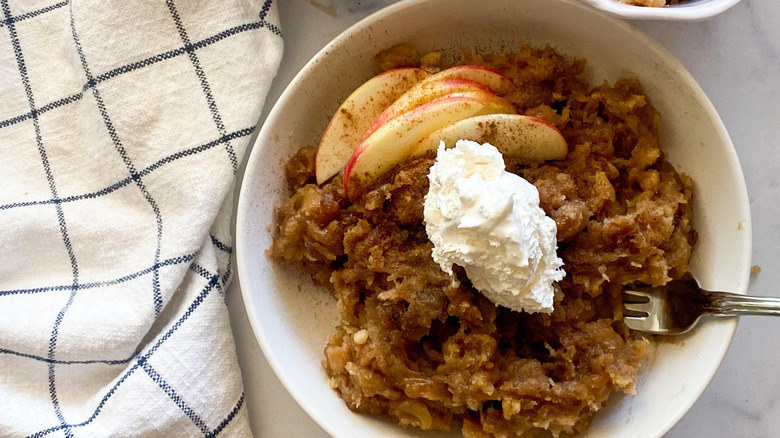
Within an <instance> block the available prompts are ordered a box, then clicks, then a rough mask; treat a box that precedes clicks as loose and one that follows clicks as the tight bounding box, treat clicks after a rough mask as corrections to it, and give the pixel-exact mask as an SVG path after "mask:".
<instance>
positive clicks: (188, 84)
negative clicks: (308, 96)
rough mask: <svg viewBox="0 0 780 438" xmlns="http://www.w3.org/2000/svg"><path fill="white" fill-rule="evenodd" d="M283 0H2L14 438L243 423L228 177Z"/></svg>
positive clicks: (2, 407) (1, 432)
mask: <svg viewBox="0 0 780 438" xmlns="http://www.w3.org/2000/svg"><path fill="white" fill-rule="evenodd" d="M281 53H282V39H281V32H280V28H279V25H278V15H277V12H276V5H275V4H274V0H229V1H222V0H204V1H195V0H167V1H157V2H144V1H138V0H124V1H122V0H109V1H103V0H66V1H59V2H57V1H54V0H24V1H21V0H0V224H2V228H0V230H1V231H0V436H2V437H6V436H10V437H16V436H29V437H45V436H48V437H79V436H84V437H87V436H89V437H93V436H99V437H103V436H166V437H167V436H176V437H186V436H210V437H211V436H217V435H222V436H247V435H249V434H250V432H249V427H248V420H247V415H246V409H243V406H244V395H243V389H242V385H241V375H240V371H239V369H238V364H237V361H236V356H235V346H234V344H233V339H232V335H231V332H230V326H229V321H228V315H227V308H226V306H225V300H224V299H225V297H224V293H225V287H226V284H227V283H228V281H229V280H230V277H231V255H232V238H231V235H230V215H231V213H232V196H231V193H232V190H233V186H234V183H235V181H234V177H235V174H236V170H237V168H238V165H239V163H240V162H241V160H242V158H243V155H244V153H245V151H246V148H247V146H248V142H249V140H250V137H251V135H252V133H253V132H254V130H255V123H256V121H257V119H258V117H259V114H260V110H261V106H262V102H263V100H264V96H265V95H266V93H267V91H268V88H269V86H270V83H271V80H272V78H273V76H274V75H275V73H276V69H277V68H278V65H279V61H280V60H281Z"/></svg>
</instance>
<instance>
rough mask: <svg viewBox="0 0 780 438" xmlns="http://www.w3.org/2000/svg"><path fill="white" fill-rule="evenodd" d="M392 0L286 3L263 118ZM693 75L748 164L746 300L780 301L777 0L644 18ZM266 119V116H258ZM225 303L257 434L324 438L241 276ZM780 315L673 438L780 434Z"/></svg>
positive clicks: (748, 334)
mask: <svg viewBox="0 0 780 438" xmlns="http://www.w3.org/2000/svg"><path fill="white" fill-rule="evenodd" d="M390 3H393V1H391V0H363V1H357V0H285V1H280V2H279V13H280V16H281V24H282V32H283V35H284V43H285V48H284V58H283V59H282V64H281V67H280V70H279V73H278V75H277V77H276V79H275V80H274V83H273V86H272V87H271V91H270V94H269V95H268V101H267V102H266V108H265V112H264V114H263V118H264V117H265V114H267V112H268V110H269V109H270V107H271V106H273V103H274V102H275V101H276V99H277V98H278V97H279V95H280V94H281V92H282V91H283V90H284V88H285V87H286V86H287V84H288V83H289V82H290V80H291V79H292V78H293V76H294V75H295V74H296V73H297V72H298V70H299V69H300V68H301V67H302V66H303V65H304V64H305V63H306V62H307V61H308V60H309V58H311V57H312V56H313V55H314V54H315V53H316V52H317V51H318V50H319V49H320V48H322V47H323V46H324V45H325V44H327V43H328V42H329V41H330V40H331V39H332V38H333V37H335V36H336V35H338V34H339V33H340V32H341V31H342V30H344V29H346V28H347V27H349V26H350V25H352V24H354V23H355V22H357V21H359V20H360V19H362V18H364V17H365V16H367V15H369V14H370V13H372V12H375V11H377V10H379V9H381V8H382V7H384V6H387V5H388V4H390ZM635 24H636V26H637V27H639V28H640V29H641V30H642V31H644V32H646V33H647V34H649V35H650V36H651V37H653V38H655V39H656V40H657V41H659V42H660V43H661V44H662V45H663V46H665V47H666V48H667V49H669V50H670V51H671V52H672V53H673V54H674V55H675V56H676V57H677V58H678V59H679V60H680V61H681V62H682V64H683V65H684V66H685V67H686V68H687V69H688V70H689V71H690V72H691V74H692V75H693V77H694V78H696V80H697V81H698V82H699V84H700V85H701V87H702V88H703V89H704V91H705V92H706V93H707V95H708V96H709V98H710V100H712V103H713V104H714V105H715V108H716V109H717V111H718V112H719V113H720V116H721V118H722V119H723V122H724V124H725V125H726V128H727V129H728V131H729V133H730V135H731V138H732V140H733V142H734V145H735V147H736V150H737V154H738V155H739V159H740V161H741V163H742V168H743V170H744V173H745V180H746V182H747V188H748V193H749V195H750V207H751V213H752V221H753V264H754V265H758V266H759V267H760V268H761V272H760V273H759V274H757V275H754V276H753V278H752V279H751V284H750V288H749V291H748V293H750V294H752V295H774V296H780V288H778V287H777V286H778V285H780V269H778V262H777V260H779V259H780V221H778V219H777V218H778V217H780V2H777V0H745V1H743V2H742V3H740V4H739V5H737V6H736V7H734V8H733V9H731V10H729V11H727V12H725V13H724V14H721V15H720V16H717V17H715V18H713V19H711V20H708V21H704V22H699V23H663V22H637V23H635ZM261 120H262V119H261ZM228 307H229V309H230V316H231V323H232V326H233V331H234V334H235V339H236V344H237V350H238V357H239V362H240V364H241V368H242V370H243V378H244V386H245V391H246V403H247V408H248V410H249V415H250V422H251V425H252V430H253V431H254V434H255V436H257V437H314V438H316V437H327V434H326V433H325V432H324V431H322V430H321V429H320V428H319V427H318V426H317V425H316V424H315V423H314V422H313V421H312V420H311V419H309V418H308V416H307V415H306V414H305V413H304V412H303V411H302V410H301V409H300V408H299V407H298V405H297V404H296V403H295V401H294V400H293V399H292V398H291V397H290V396H289V395H288V394H287V392H286V391H285V389H284V388H283V387H282V385H281V383H280V382H279V380H278V379H277V378H276V376H275V375H274V373H273V371H272V370H271V368H270V367H269V365H268V363H267V362H266V360H265V358H264V357H263V353H262V351H261V350H260V348H259V346H258V344H257V341H256V340H255V338H254V336H253V335H252V330H251V328H250V327H249V321H248V319H247V316H246V312H245V310H244V304H243V301H242V299H241V294H240V291H239V287H238V281H237V280H235V279H234V281H233V283H232V285H231V286H230V290H229V292H228ZM778 334H780V320H775V319H772V318H767V317H746V318H743V319H742V320H741V321H740V323H739V328H738V329H737V333H736V335H735V337H734V341H733V343H732V344H731V348H730V349H729V351H728V353H727V355H726V358H725V359H724V361H723V363H722V364H721V366H720V369H719V370H718V372H717V374H716V375H715V377H714V379H713V380H712V382H711V383H710V385H709V387H708V388H707V390H706V391H705V392H704V394H703V395H702V397H701V398H700V399H699V401H698V402H697V403H696V404H695V405H694V406H693V408H692V409H691V410H690V411H689V412H688V414H687V415H686V416H685V417H684V418H683V419H682V420H681V421H680V422H679V423H678V424H677V426H675V427H674V428H673V429H672V430H671V431H670V432H669V433H668V434H667V437H700V436H706V437H710V438H716V437H754V438H760V437H775V436H780V336H778Z"/></svg>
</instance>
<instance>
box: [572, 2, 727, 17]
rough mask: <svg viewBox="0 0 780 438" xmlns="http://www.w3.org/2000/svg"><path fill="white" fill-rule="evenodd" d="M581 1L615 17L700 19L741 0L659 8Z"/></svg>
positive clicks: (720, 11) (721, 10)
mask: <svg viewBox="0 0 780 438" xmlns="http://www.w3.org/2000/svg"><path fill="white" fill-rule="evenodd" d="M581 1H582V2H585V3H587V4H589V5H590V6H593V7H594V8H596V9H600V10H602V11H604V12H607V13H609V14H611V15H614V16H616V17H621V18H626V19H629V20H656V21H702V20H707V19H709V18H712V17H714V16H716V15H718V14H721V13H723V12H725V11H727V10H729V9H731V8H732V7H734V6H736V5H737V3H739V2H741V1H742V0H711V1H709V2H707V3H702V4H696V5H691V6H689V7H675V6H671V7H661V8H649V7H643V6H633V5H627V4H623V3H620V2H618V1H617V0H581Z"/></svg>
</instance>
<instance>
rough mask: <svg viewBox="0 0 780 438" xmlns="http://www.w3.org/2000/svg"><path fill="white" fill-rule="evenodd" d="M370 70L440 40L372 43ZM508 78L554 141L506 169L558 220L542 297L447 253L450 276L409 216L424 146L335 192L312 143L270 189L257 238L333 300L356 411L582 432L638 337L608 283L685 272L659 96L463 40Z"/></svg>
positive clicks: (346, 384) (683, 199)
mask: <svg viewBox="0 0 780 438" xmlns="http://www.w3.org/2000/svg"><path fill="white" fill-rule="evenodd" d="M377 61H378V63H379V65H380V66H381V68H382V69H383V70H386V69H389V68H394V67H399V66H405V65H406V66H408V65H414V66H422V67H423V68H425V69H428V70H432V71H438V70H439V69H440V65H439V64H440V63H441V62H442V61H441V56H440V55H439V54H437V53H433V54H428V55H425V56H423V57H422V58H418V56H417V53H416V52H415V51H414V50H413V49H412V48H410V47H408V46H402V47H400V48H399V47H396V48H392V49H390V50H388V51H385V52H382V53H380V54H379V55H378V57H377ZM460 63H462V64H478V65H486V66H489V67H491V68H494V69H496V70H498V71H499V72H501V73H503V74H504V75H506V76H508V77H509V78H510V79H512V80H513V81H514V83H515V85H516V86H517V88H516V89H515V90H513V91H511V92H510V93H509V94H507V95H505V96H504V97H505V98H506V99H508V100H509V101H510V102H512V104H513V105H514V106H515V107H516V109H517V111H518V113H519V114H525V115H530V116H535V117H539V118H542V119H545V120H547V121H549V122H551V123H553V124H555V126H556V127H557V128H558V129H560V130H561V132H562V133H563V135H564V137H565V138H566V140H567V142H568V144H569V155H568V157H567V158H566V159H565V160H561V161H551V162H546V163H544V164H541V165H532V166H526V165H522V164H521V163H513V162H511V161H510V160H508V161H507V170H509V171H513V172H515V173H517V174H519V175H520V176H522V177H524V178H526V179H527V180H528V181H530V182H531V183H533V184H534V185H535V186H536V187H537V189H538V190H539V195H540V198H541V207H542V208H543V209H544V210H545V212H546V213H547V214H548V215H549V216H550V217H551V218H553V219H554V220H555V222H556V224H557V226H558V235H557V237H558V247H559V250H558V254H559V256H560V257H561V258H562V259H563V260H564V269H565V270H566V272H567V276H566V277H565V278H564V279H563V280H562V281H561V282H559V283H558V284H557V285H556V293H555V310H554V311H553V313H552V314H541V313H536V314H528V313H525V312H522V313H519V312H514V311H510V310H508V309H505V308H501V307H496V306H495V305H494V304H493V303H491V302H490V301H488V300H487V299H486V298H484V297H483V296H482V295H481V294H480V293H478V292H477V291H475V290H474V289H473V288H472V287H471V286H470V283H469V281H468V279H467V278H466V276H465V274H464V272H463V271H462V270H457V269H456V275H457V280H458V281H457V282H455V284H453V283H452V282H451V279H450V278H449V276H448V275H446V274H445V273H444V272H443V271H442V270H441V269H440V268H439V266H438V265H437V264H436V263H435V262H434V261H433V260H432V258H431V248H432V244H431V243H430V241H429V240H428V237H427V235H426V232H425V227H424V225H423V223H422V221H423V198H424V196H425V194H426V193H427V190H428V178H427V174H428V169H429V167H430V166H431V165H432V164H433V158H432V157H422V158H419V159H416V160H414V161H411V162H408V163H406V164H405V165H403V166H402V167H400V168H398V169H396V170H395V171H394V172H392V173H391V174H390V175H388V176H386V178H385V179H384V180H383V181H384V182H383V183H382V184H381V185H380V186H378V187H377V188H375V189H374V190H373V191H370V192H368V193H367V194H366V195H364V196H363V197H362V198H360V199H358V200H356V201H355V202H354V203H350V202H349V201H348V200H347V199H346V198H345V196H344V189H343V185H342V178H341V177H340V175H338V176H336V177H335V178H333V179H331V180H330V181H329V182H327V183H325V184H324V185H323V186H321V187H320V186H317V185H316V184H315V183H314V156H315V153H316V151H315V149H314V148H312V147H304V148H302V149H300V150H299V151H298V153H297V154H295V155H294V156H293V157H292V158H291V159H290V160H289V162H288V163H287V165H286V174H287V182H288V185H289V187H290V189H291V191H292V192H293V194H292V196H290V197H289V198H288V199H285V200H284V201H283V202H281V203H280V204H279V206H278V222H277V223H278V226H277V229H276V231H275V236H274V240H273V245H272V247H271V248H270V250H269V254H270V255H271V256H272V257H274V258H277V259H280V260H284V261H286V262H288V263H291V264H296V265H301V266H303V267H304V269H306V270H307V271H308V272H309V273H311V275H312V277H313V279H314V280H315V282H316V283H317V284H319V285H322V286H324V287H326V288H327V289H328V290H330V292H331V293H332V294H333V296H334V297H335V298H336V300H337V306H338V310H339V313H340V315H341V323H340V324H339V326H338V327H337V328H336V331H335V333H334V334H333V335H331V337H330V339H329V341H328V344H327V346H326V347H325V358H324V360H323V366H324V368H325V371H326V372H327V374H328V376H329V377H330V384H331V386H332V387H333V388H334V389H335V390H336V391H338V393H339V394H340V396H341V397H342V398H343V399H344V400H345V401H346V403H347V405H348V406H349V407H350V408H351V409H353V410H355V411H358V412H363V413H369V414H374V415H389V416H391V417H392V418H393V419H394V420H395V421H396V422H398V423H400V424H401V425H402V426H405V427H406V426H415V427H419V428H422V429H441V430H447V429H450V428H451V427H455V428H462V433H463V435H464V436H466V437H490V436H495V437H509V436H515V437H529V436H533V435H535V434H536V433H537V432H539V431H540V430H542V429H547V430H549V431H550V432H551V433H552V434H553V435H555V436H557V435H559V434H560V433H581V432H583V431H584V430H585V429H586V427H587V425H588V423H589V422H590V420H591V418H592V417H593V415H594V413H595V412H596V411H597V410H598V409H599V408H600V407H601V406H602V405H603V404H604V403H605V401H606V400H607V398H608V397H609V396H610V394H611V393H612V392H614V391H622V392H625V393H631V392H632V391H633V385H634V382H635V380H636V376H637V373H638V371H639V368H640V364H641V362H642V360H643V358H644V356H645V354H646V350H647V347H648V344H649V341H647V340H645V339H641V338H635V337H633V336H632V333H631V332H630V331H629V330H628V329H627V328H626V327H625V325H624V324H623V323H622V306H621V304H620V292H621V290H622V286H623V285H625V284H631V283H635V282H639V283H645V284H651V285H661V284H664V283H666V282H668V281H669V280H670V279H676V278H680V277H682V275H683V274H685V273H686V272H687V270H688V260H689V258H690V255H691V250H692V246H693V244H694V243H695V240H696V232H695V231H694V229H693V226H692V225H693V222H692V207H691V203H690V201H691V196H692V183H691V180H690V178H689V177H688V176H686V175H683V174H678V173H677V172H675V170H674V169H673V168H672V166H671V165H670V164H669V163H667V162H666V161H665V160H664V158H663V154H662V152H661V151H660V149H659V144H658V130H659V125H660V122H661V119H660V116H659V114H658V112H657V111H656V110H655V109H654V108H653V107H652V105H650V103H649V102H648V99H647V97H646V96H645V95H644V94H643V92H642V88H641V85H640V84H639V82H638V81H636V80H630V79H626V80H620V81H618V82H616V83H615V84H614V85H613V86H609V85H607V84H603V85H600V86H597V87H595V88H591V87H590V86H589V85H588V84H586V83H585V82H583V81H582V80H580V79H578V76H579V75H580V74H581V73H582V72H583V71H584V67H585V62H584V61H583V60H571V59H567V58H564V57H563V56H561V55H559V54H558V53H557V52H556V51H555V50H554V49H552V48H549V47H548V48H543V49H539V48H532V47H527V46H523V47H520V48H519V50H518V51H517V52H514V53H508V54H499V55H479V54H474V53H471V52H468V51H465V52H464V53H463V57H462V59H461V61H460Z"/></svg>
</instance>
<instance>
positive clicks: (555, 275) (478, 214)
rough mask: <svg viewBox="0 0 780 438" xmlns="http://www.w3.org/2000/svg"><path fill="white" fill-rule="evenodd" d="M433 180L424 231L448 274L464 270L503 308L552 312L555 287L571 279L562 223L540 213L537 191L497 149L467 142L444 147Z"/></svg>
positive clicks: (432, 176)
mask: <svg viewBox="0 0 780 438" xmlns="http://www.w3.org/2000/svg"><path fill="white" fill-rule="evenodd" d="M428 179H429V180H430V188H429V190H428V194H427V195H426V196H425V210H424V214H425V230H426V232H427V233H428V238H429V239H430V240H431V241H432V242H433V245H434V248H433V259H434V260H435V261H436V262H437V263H438V264H439V266H441V268H442V270H444V271H445V272H447V273H449V274H452V265H453V264H456V265H459V266H462V267H463V268H464V269H465V270H466V275H467V276H468V278H469V279H470V280H471V283H472V285H473V286H474V287H475V288H476V289H478V290H479V291H480V292H482V294H484V295H485V296H486V297H487V298H489V299H490V300H491V301H493V302H494V303H495V304H498V305H500V306H504V307H508V308H510V309H513V310H516V311H521V310H525V311H526V312H529V313H533V312H545V313H549V312H552V310H553V295H554V289H553V283H554V282H556V281H560V280H561V279H562V278H563V277H564V275H565V273H564V271H563V269H561V266H562V265H563V261H562V260H561V259H560V258H559V257H558V255H557V252H556V250H557V241H556V238H555V235H556V233H557V227H556V225H555V221H554V220H552V219H551V218H550V217H548V216H547V215H545V213H544V210H542V209H541V208H540V207H539V192H538V190H537V189H536V187H534V185H533V184H531V183H529V182H528V181H526V180H525V179H523V178H521V177H520V176H518V175H515V174H513V173H510V172H507V171H506V170H505V166H504V159H503V157H502V156H501V153H500V152H499V151H498V149H496V148H495V147H494V146H492V145H490V144H488V143H485V144H482V145H481V144H479V143H476V142H473V141H468V140H458V142H457V143H456V145H455V147H454V148H451V149H445V148H444V142H442V143H441V144H440V145H439V149H438V152H437V155H436V163H435V164H434V165H433V166H432V167H431V170H430V173H429V174H428Z"/></svg>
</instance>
